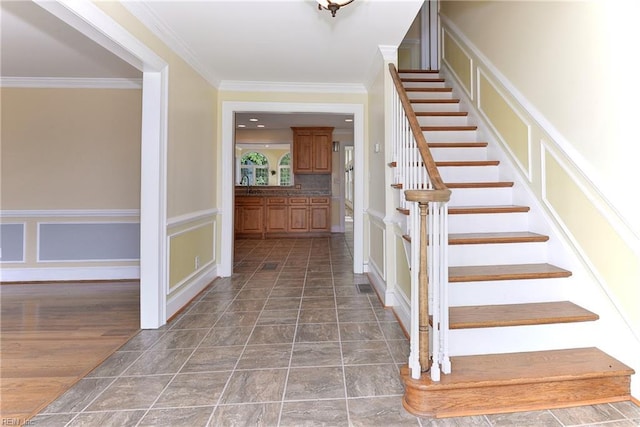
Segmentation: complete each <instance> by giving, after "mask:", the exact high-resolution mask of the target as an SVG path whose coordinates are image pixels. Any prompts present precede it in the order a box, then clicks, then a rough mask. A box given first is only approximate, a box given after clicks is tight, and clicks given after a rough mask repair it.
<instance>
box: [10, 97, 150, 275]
mask: <svg viewBox="0 0 640 427" xmlns="http://www.w3.org/2000/svg"><path fill="white" fill-rule="evenodd" d="M0 96H1V97H2V107H3V108H2V113H1V114H2V115H1V121H2V130H1V135H2V160H1V161H2V165H1V180H2V195H1V202H0V203H1V207H2V212H3V215H2V218H3V219H2V222H3V224H22V227H21V231H20V235H19V236H16V237H15V238H14V240H13V241H8V240H7V236H5V237H4V238H3V241H2V246H3V249H4V250H5V253H7V255H8V254H10V253H11V251H12V249H11V248H12V246H14V245H16V244H19V245H21V246H22V253H21V254H19V253H15V254H14V256H13V257H9V256H5V258H4V259H2V262H3V263H2V268H3V270H4V272H3V280H18V281H23V280H46V279H56V278H57V279H58V280H59V279H60V277H58V275H57V274H58V273H55V274H54V271H61V269H62V272H63V274H69V272H70V271H71V270H73V269H74V268H75V269H77V268H87V267H90V268H93V269H94V272H95V274H96V275H98V276H99V277H105V278H109V275H110V274H111V275H113V276H114V277H113V278H136V277H137V275H138V271H137V266H138V260H139V246H138V244H139V239H138V240H135V239H134V240H133V241H131V239H130V237H131V236H132V234H131V233H134V234H135V233H136V232H137V233H139V209H140V129H141V102H142V101H141V91H140V90H139V89H62V88H57V89H44V88H43V89H38V88H6V87H5V88H2V89H0ZM132 227H133V228H132ZM3 229H7V225H3ZM99 241H102V244H101V245H97V244H96V242H99ZM70 242H75V243H74V244H73V245H71V246H75V247H76V250H70V249H69V245H70ZM131 245H134V246H135V247H134V248H132V247H131ZM106 246H110V248H109V249H107V247H106ZM100 248H103V250H100ZM131 249H133V250H131ZM55 253H57V255H55V256H53V257H52V255H51V254H55ZM16 255H18V256H17V257H16ZM12 261H13V262H12ZM33 269H38V270H39V271H36V270H33ZM52 269H55V270H52ZM123 276H124V277H123ZM69 278H70V279H72V278H78V277H75V276H73V274H72V275H71V276H69Z"/></svg>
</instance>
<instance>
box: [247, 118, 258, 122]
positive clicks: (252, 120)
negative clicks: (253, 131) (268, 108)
mask: <svg viewBox="0 0 640 427" xmlns="http://www.w3.org/2000/svg"><path fill="white" fill-rule="evenodd" d="M249 121H250V122H257V121H258V119H256V118H251V119H249Z"/></svg>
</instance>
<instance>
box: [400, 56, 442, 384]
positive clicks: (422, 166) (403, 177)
mask: <svg viewBox="0 0 640 427" xmlns="http://www.w3.org/2000/svg"><path fill="white" fill-rule="evenodd" d="M389 71H390V73H391V77H392V79H393V82H394V91H393V93H394V95H393V99H392V101H393V125H392V126H393V155H394V163H395V175H394V184H395V185H396V186H397V187H398V188H402V189H403V191H402V192H401V195H400V208H401V209H402V210H408V211H409V223H408V228H409V230H408V232H409V233H408V234H409V236H410V240H411V254H410V268H411V327H410V335H411V337H410V345H411V352H410V355H409V369H410V371H411V377H412V378H414V379H419V378H420V376H421V375H422V372H427V371H429V373H430V376H431V379H432V380H433V381H439V380H440V373H441V372H442V373H445V374H447V373H450V372H451V361H450V357H449V348H448V335H449V301H448V290H447V289H448V286H447V285H448V281H449V278H448V270H449V265H448V258H447V252H448V251H447V249H448V226H447V213H448V211H447V209H448V202H449V199H450V197H451V190H449V189H448V188H447V186H446V185H445V184H444V183H443V181H442V178H441V177H440V173H439V171H438V168H437V167H436V164H435V162H434V160H433V157H432V155H431V152H430V150H429V147H428V145H427V141H426V140H425V137H424V134H423V133H422V129H421V128H420V124H419V123H418V119H417V118H416V114H415V112H414V110H413V108H412V106H411V101H410V100H409V98H408V96H407V94H406V91H405V89H404V86H403V84H402V81H401V79H400V76H399V74H398V71H397V69H396V67H395V66H394V65H393V64H389ZM430 325H431V326H430Z"/></svg>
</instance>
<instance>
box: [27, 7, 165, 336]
mask: <svg viewBox="0 0 640 427" xmlns="http://www.w3.org/2000/svg"><path fill="white" fill-rule="evenodd" d="M35 2H36V3H37V4H38V5H39V6H41V7H42V8H44V9H45V10H47V11H48V12H50V13H51V14H53V15H54V16H56V17H58V18H59V19H60V20H62V21H63V22H65V23H66V24H68V25H70V26H71V27H73V28H75V29H76V30H78V31H79V32H80V33H81V34H83V35H85V36H87V37H88V38H90V39H91V40H93V41H95V42H96V43H98V44H99V45H101V46H102V47H104V48H105V49H107V50H109V51H110V52H112V53H114V54H115V55H117V56H118V57H120V58H121V59H123V60H124V61H125V62H127V63H129V64H131V65H133V66H134V67H136V68H137V69H139V70H144V71H145V72H144V74H143V80H142V86H143V91H142V132H141V134H142V143H141V177H140V178H141V179H140V210H141V213H140V275H139V276H140V327H141V328H143V329H147V328H158V327H160V326H162V325H164V324H165V323H166V319H167V318H166V315H165V314H166V295H165V292H164V284H165V283H166V280H167V277H166V271H165V266H166V264H167V259H166V247H165V243H166V242H165V239H164V237H165V236H166V210H167V204H166V176H167V171H166V150H167V148H166V147H167V123H168V118H167V110H168V65H167V63H166V62H165V61H164V60H163V59H162V58H161V57H159V56H158V55H157V54H156V53H155V52H154V51H153V50H151V49H149V48H148V47H147V46H146V45H145V44H144V43H142V42H141V41H140V40H138V39H137V38H136V37H134V36H133V35H132V34H131V33H129V32H128V31H127V30H126V29H124V27H122V26H121V25H120V24H118V23H117V22H116V21H114V20H113V19H112V18H111V17H110V16H108V15H107V14H106V13H104V12H103V11H102V10H101V9H100V8H98V6H96V5H95V4H94V3H92V2H91V1H89V0H77V1H74V2H63V1H62V0H58V1H50V0H35Z"/></svg>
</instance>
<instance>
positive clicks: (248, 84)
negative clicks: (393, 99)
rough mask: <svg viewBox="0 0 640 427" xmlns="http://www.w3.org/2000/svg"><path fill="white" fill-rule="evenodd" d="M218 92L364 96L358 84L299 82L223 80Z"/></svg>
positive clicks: (363, 88)
mask: <svg viewBox="0 0 640 427" xmlns="http://www.w3.org/2000/svg"><path fill="white" fill-rule="evenodd" d="M218 90H220V91H234V92H293V93H350V94H366V93H367V89H366V88H365V86H364V85H362V84H360V83H301V82H255V81H240V80H223V81H222V82H220V86H219V87H218Z"/></svg>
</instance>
